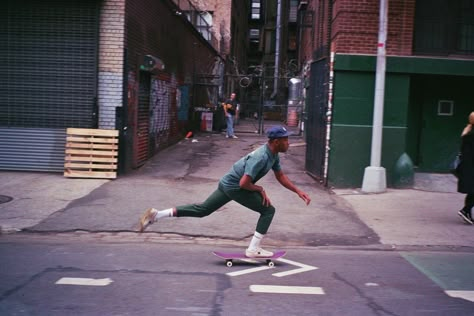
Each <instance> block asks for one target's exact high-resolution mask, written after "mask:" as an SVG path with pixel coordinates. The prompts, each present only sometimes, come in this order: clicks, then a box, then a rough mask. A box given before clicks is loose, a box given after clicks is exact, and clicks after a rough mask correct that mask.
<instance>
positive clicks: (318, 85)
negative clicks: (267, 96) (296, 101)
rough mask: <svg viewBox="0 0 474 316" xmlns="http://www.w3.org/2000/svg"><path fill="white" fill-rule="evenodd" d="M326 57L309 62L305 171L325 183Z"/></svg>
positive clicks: (327, 76)
mask: <svg viewBox="0 0 474 316" xmlns="http://www.w3.org/2000/svg"><path fill="white" fill-rule="evenodd" d="M328 66H329V65H328V61H327V58H324V59H320V60H318V61H316V62H314V63H312V64H311V81H310V88H309V93H308V95H307V99H306V100H307V122H306V123H305V129H306V143H307V144H306V165H305V168H306V171H307V172H308V173H309V174H310V175H311V176H313V177H315V178H316V179H318V180H320V181H321V182H324V183H326V178H325V172H324V164H325V155H326V132H327V122H326V113H327V109H328V94H329V84H328V82H329V71H328V69H329V68H328Z"/></svg>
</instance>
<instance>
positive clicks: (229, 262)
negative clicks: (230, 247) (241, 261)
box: [225, 260, 232, 268]
mask: <svg viewBox="0 0 474 316" xmlns="http://www.w3.org/2000/svg"><path fill="white" fill-rule="evenodd" d="M225 264H226V265H227V266H228V267H229V268H230V267H232V260H227V261H226V262H225Z"/></svg>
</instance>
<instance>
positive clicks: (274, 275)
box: [0, 234, 474, 316]
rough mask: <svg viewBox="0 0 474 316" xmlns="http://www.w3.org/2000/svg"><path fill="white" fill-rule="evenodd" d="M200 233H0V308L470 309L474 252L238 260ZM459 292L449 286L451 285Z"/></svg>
mask: <svg viewBox="0 0 474 316" xmlns="http://www.w3.org/2000/svg"><path fill="white" fill-rule="evenodd" d="M212 243H213V242H212V240H210V241H207V242H199V243H196V242H193V243H190V242H189V241H182V242H179V241H176V240H174V241H160V242H153V241H148V242H143V239H142V237H139V236H135V235H130V236H128V237H123V236H119V235H115V236H114V235H113V234H112V235H109V236H105V237H104V235H96V234H86V235H80V234H70V235H67V234H62V235H40V234H15V235H11V236H9V235H6V236H5V235H4V236H2V238H1V239H0V254H1V256H0V267H1V269H0V280H1V282H0V314H1V315H51V316H53V315H216V316H217V315H364V316H366V315H457V316H458V315H474V303H473V302H470V301H468V300H465V299H461V298H455V297H451V296H450V295H453V296H455V295H459V294H462V293H465V292H463V291H467V292H469V291H473V290H474V266H473V265H472V262H474V253H472V252H470V253H464V252H459V251H457V252H446V251H438V252H429V251H425V250H422V249H417V250H413V251H406V252H399V251H395V250H385V251H381V250H371V249H369V248H366V249H364V248H357V249H355V248H353V249H347V248H346V249H345V248H338V247H332V248H311V247H294V248H288V249H284V250H287V251H288V253H287V255H286V256H285V257H284V258H283V260H281V261H276V262H275V267H274V268H271V269H270V268H268V267H267V266H266V265H265V263H253V262H235V263H234V265H233V266H232V267H231V268H229V267H227V266H226V265H225V262H224V261H223V260H221V259H219V258H217V257H215V256H213V255H212V253H211V252H212V251H214V250H236V249H243V248H242V247H241V246H235V245H231V244H227V245H225V244H219V245H216V244H212ZM454 291H456V292H454Z"/></svg>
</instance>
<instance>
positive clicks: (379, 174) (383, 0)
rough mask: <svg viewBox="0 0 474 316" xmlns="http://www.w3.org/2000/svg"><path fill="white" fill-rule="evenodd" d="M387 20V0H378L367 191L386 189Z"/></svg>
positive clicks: (365, 186) (363, 188) (366, 169)
mask: <svg viewBox="0 0 474 316" xmlns="http://www.w3.org/2000/svg"><path fill="white" fill-rule="evenodd" d="M387 20H388V0H380V13H379V39H378V43H377V70H376V73H375V97H374V118H373V126H372V148H371V152H370V166H369V167H366V168H365V171H364V180H363V183H362V191H363V192H367V193H380V192H385V190H386V189H387V179H386V175H385V168H383V167H381V156H382V129H383V108H384V95H385V64H386V49H385V43H386V41H387Z"/></svg>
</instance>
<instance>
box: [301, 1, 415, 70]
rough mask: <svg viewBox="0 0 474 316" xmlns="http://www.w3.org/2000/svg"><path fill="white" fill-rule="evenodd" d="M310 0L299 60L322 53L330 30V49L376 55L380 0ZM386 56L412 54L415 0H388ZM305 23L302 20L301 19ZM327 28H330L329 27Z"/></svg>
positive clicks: (306, 59)
mask: <svg viewBox="0 0 474 316" xmlns="http://www.w3.org/2000/svg"><path fill="white" fill-rule="evenodd" d="M330 2H331V1H329V0H312V1H309V3H308V7H307V9H306V13H305V16H306V22H310V20H311V19H310V16H311V15H312V28H309V27H305V28H303V29H302V38H301V47H300V50H301V51H300V55H299V58H300V61H301V62H302V63H304V62H305V61H310V60H312V59H314V56H315V55H316V56H321V55H324V52H323V51H324V49H325V48H326V47H325V46H327V45H328V42H329V41H328V36H329V32H330V33H331V35H330V36H331V39H330V40H331V44H332V47H331V51H333V52H335V53H342V54H368V55H376V54H377V40H378V28H379V4H380V1H379V0H334V1H332V10H331V7H330ZM388 8H389V11H388V15H389V16H388V36H387V55H397V56H411V55H412V43H413V29H414V15H415V0H401V1H400V0H390V1H389V5H388ZM303 23H305V22H303ZM329 28H330V29H329Z"/></svg>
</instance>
